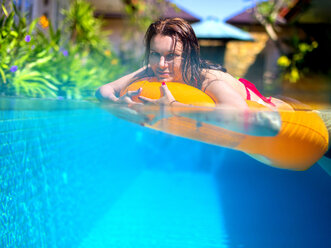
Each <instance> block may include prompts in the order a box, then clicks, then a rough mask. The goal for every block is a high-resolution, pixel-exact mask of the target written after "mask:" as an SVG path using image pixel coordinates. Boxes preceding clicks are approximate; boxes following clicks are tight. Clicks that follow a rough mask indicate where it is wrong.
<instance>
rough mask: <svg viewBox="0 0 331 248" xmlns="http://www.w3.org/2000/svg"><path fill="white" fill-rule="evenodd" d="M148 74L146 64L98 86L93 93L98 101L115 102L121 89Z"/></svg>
mask: <svg viewBox="0 0 331 248" xmlns="http://www.w3.org/2000/svg"><path fill="white" fill-rule="evenodd" d="M146 76H148V73H147V68H146V66H144V67H142V68H140V69H138V70H137V71H134V72H132V73H130V74H127V75H125V76H123V77H121V78H119V79H117V80H115V81H113V82H110V83H108V84H105V85H102V86H101V87H99V88H98V89H97V91H96V93H95V96H96V97H97V98H98V99H99V100H100V101H111V102H116V101H117V100H118V97H119V93H120V92H121V90H122V89H124V88H126V87H128V86H129V85H130V84H131V83H132V82H134V81H136V80H138V79H139V78H143V77H146Z"/></svg>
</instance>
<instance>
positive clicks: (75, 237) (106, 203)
mask: <svg viewBox="0 0 331 248" xmlns="http://www.w3.org/2000/svg"><path fill="white" fill-rule="evenodd" d="M0 106H1V107H0V140H1V143H0V161H1V166H0V192H1V193H0V212H1V216H0V247H78V248H91V247H100V248H102V247H119V248H122V247H192V248H198V247H199V248H200V247H201V248H204V247H205V248H212V247H215V248H216V247H217V248H223V247H224V248H226V247H229V248H232V247H237V248H259V247H261V248H264V247H271V248H276V247H277V248H278V247H289V248H290V247H291V248H293V247H300V248H311V247H320V248H324V247H325V248H327V247H331V239H330V233H331V226H330V221H331V211H330V209H331V198H330V195H331V177H330V176H329V175H328V174H327V173H326V172H325V171H324V170H323V169H322V168H321V167H320V166H319V165H317V164H315V165H313V166H312V167H311V168H309V169H308V170H306V171H290V170H286V169H279V168H273V167H270V166H267V165H265V164H262V163H260V162H258V161H256V160H254V159H252V158H251V157H249V156H248V155H246V154H244V153H243V152H240V151H235V150H231V149H227V148H222V147H219V146H215V145H210V144H206V143H202V142H198V141H194V140H191V139H186V138H180V137H177V136H174V135H170V134H166V133H163V132H160V131H157V130H153V129H150V128H147V127H143V126H141V125H137V124H134V123H131V122H128V121H126V120H123V119H120V118H118V117H115V116H114V115H112V114H111V113H110V112H108V111H107V110H106V109H104V108H101V107H100V106H99V105H98V104H95V103H91V102H84V101H68V100H41V99H30V100H27V99H24V98H13V97H2V98H0ZM283 152H284V153H286V152H287V151H283Z"/></svg>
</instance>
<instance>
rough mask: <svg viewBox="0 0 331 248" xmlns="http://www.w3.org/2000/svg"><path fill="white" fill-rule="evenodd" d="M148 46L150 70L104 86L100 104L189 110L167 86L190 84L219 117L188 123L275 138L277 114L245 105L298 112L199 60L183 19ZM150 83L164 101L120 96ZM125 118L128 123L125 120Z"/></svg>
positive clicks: (163, 23)
mask: <svg viewBox="0 0 331 248" xmlns="http://www.w3.org/2000/svg"><path fill="white" fill-rule="evenodd" d="M145 45H146V52H145V66H144V67H142V68H140V69H139V70H137V71H135V72H132V73H130V74H128V75H126V76H124V77H121V78H119V79H117V80H115V81H113V82H110V83H108V84H106V85H103V86H101V87H100V88H99V89H98V90H97V92H96V97H97V98H98V99H99V100H100V101H104V102H116V103H126V104H129V105H131V106H134V105H136V104H138V103H135V102H134V101H133V100H132V99H131V97H132V96H137V95H138V97H139V99H140V100H142V101H143V102H144V103H145V104H158V105H160V104H161V105H171V106H177V105H178V106H181V105H184V104H182V103H180V102H177V101H176V99H174V97H173V95H172V94H171V92H170V90H169V89H168V88H167V85H166V82H180V83H185V84H188V85H191V86H194V87H196V88H198V89H201V90H202V91H204V92H205V93H206V94H208V95H209V96H210V97H211V98H212V99H213V100H214V101H215V103H216V104H217V108H215V111H214V112H207V113H204V114H201V113H197V114H195V113H189V117H191V118H193V119H196V120H197V121H202V122H207V123H211V124H214V125H218V126H220V127H223V128H227V129H229V130H232V131H236V132H240V133H244V134H249V135H256V136H272V135H276V134H277V133H278V131H279V130H280V127H281V121H280V117H279V115H277V114H276V115H275V113H277V111H275V112H274V113H265V112H262V113H256V112H255V113H254V112H253V113H252V112H250V111H248V110H249V109H248V106H247V103H246V101H245V100H252V101H256V102H258V103H260V104H263V105H266V106H268V107H270V109H275V110H277V109H278V108H280V107H281V108H282V109H284V108H285V109H287V110H293V108H292V107H291V106H290V105H289V104H287V103H285V102H284V101H281V100H280V99H276V98H265V97H264V96H262V95H261V94H260V93H259V92H258V90H257V89H256V88H255V86H254V85H253V84H251V83H250V82H248V81H247V80H244V79H239V80H237V79H235V78H234V77H233V76H231V75H230V74H228V73H226V71H225V70H224V69H223V68H222V67H221V66H219V65H214V64H211V63H208V62H207V61H205V60H203V59H202V58H201V57H200V49H199V44H198V39H197V37H196V35H195V33H194V31H193V29H192V27H191V26H190V25H189V24H188V23H187V22H186V21H184V20H183V19H180V18H172V19H162V20H159V21H156V22H154V23H153V24H151V25H150V27H149V28H148V30H147V32H146V35H145ZM146 77H152V78H155V79H156V80H157V81H160V82H163V83H162V86H161V89H162V91H163V96H162V97H161V98H160V99H157V100H153V99H149V98H146V97H143V96H139V95H140V92H141V89H138V90H137V91H129V92H127V93H126V94H125V95H123V96H120V92H121V90H123V89H125V88H126V87H128V86H129V85H130V84H131V83H133V82H135V81H139V80H141V79H143V78H146ZM140 104H141V103H140ZM229 108H230V109H232V110H233V109H237V110H239V111H238V112H233V111H232V113H231V112H230V115H229V112H224V111H223V110H224V109H229ZM115 111H116V110H115ZM247 113H248V114H249V118H248V119H249V123H247ZM128 114H129V112H128ZM231 114H232V115H231ZM121 116H122V117H123V116H125V114H124V115H123V114H122V115H121ZM184 116H185V115H184ZM322 118H323V119H324V122H325V123H329V122H330V121H329V122H327V121H326V120H327V118H325V117H322ZM238 123H239V125H238ZM247 124H248V125H249V126H250V128H249V130H247V129H246V128H244V127H245V126H246V127H247ZM326 126H327V127H328V130H329V133H330V129H331V128H330V124H328V125H327V124H326ZM261 127H262V128H261ZM329 143H330V142H329ZM329 153H330V151H329V152H328V153H327V156H329V157H331V155H330V154H329ZM323 159H324V160H323ZM320 163H321V164H327V165H325V166H327V167H328V170H330V171H329V173H330V174H331V166H330V164H331V162H330V161H329V160H328V158H326V157H323V158H322V159H321V161H320Z"/></svg>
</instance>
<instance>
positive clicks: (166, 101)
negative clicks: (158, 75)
mask: <svg viewBox="0 0 331 248" xmlns="http://www.w3.org/2000/svg"><path fill="white" fill-rule="evenodd" d="M161 91H162V92H161V93H162V95H163V96H162V97H161V98H159V99H151V98H147V97H144V96H139V97H138V98H139V99H140V100H142V101H143V102H144V103H146V104H154V105H171V103H173V102H175V101H176V100H175V98H174V96H173V95H172V94H171V92H170V90H169V89H168V86H167V85H166V83H165V82H162V85H161Z"/></svg>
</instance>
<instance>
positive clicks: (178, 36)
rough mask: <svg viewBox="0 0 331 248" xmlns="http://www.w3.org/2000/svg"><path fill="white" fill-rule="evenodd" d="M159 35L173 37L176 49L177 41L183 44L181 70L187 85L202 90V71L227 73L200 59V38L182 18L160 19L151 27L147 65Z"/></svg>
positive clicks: (146, 38)
mask: <svg viewBox="0 0 331 248" xmlns="http://www.w3.org/2000/svg"><path fill="white" fill-rule="evenodd" d="M157 34H160V35H164V36H170V37H172V38H173V39H174V41H175V46H174V47H176V43H177V41H180V42H181V43H182V44H183V54H182V57H183V64H182V68H181V69H182V75H183V80H184V82H185V83H186V84H189V85H192V86H194V87H196V88H199V89H201V84H202V78H201V71H202V69H215V70H222V71H226V70H225V69H224V68H223V67H222V66H221V65H218V64H213V63H211V62H209V61H207V60H204V59H202V58H201V57H200V47H199V42H198V38H197V37H196V35H195V33H194V30H193V28H192V27H191V25H190V24H189V23H188V22H186V21H185V20H183V19H181V18H168V19H160V20H158V21H156V22H154V23H152V24H151V25H150V26H149V28H148V29H147V32H146V34H145V46H146V51H145V60H144V63H145V65H148V62H149V51H150V46H151V40H152V38H153V36H155V35H157Z"/></svg>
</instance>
